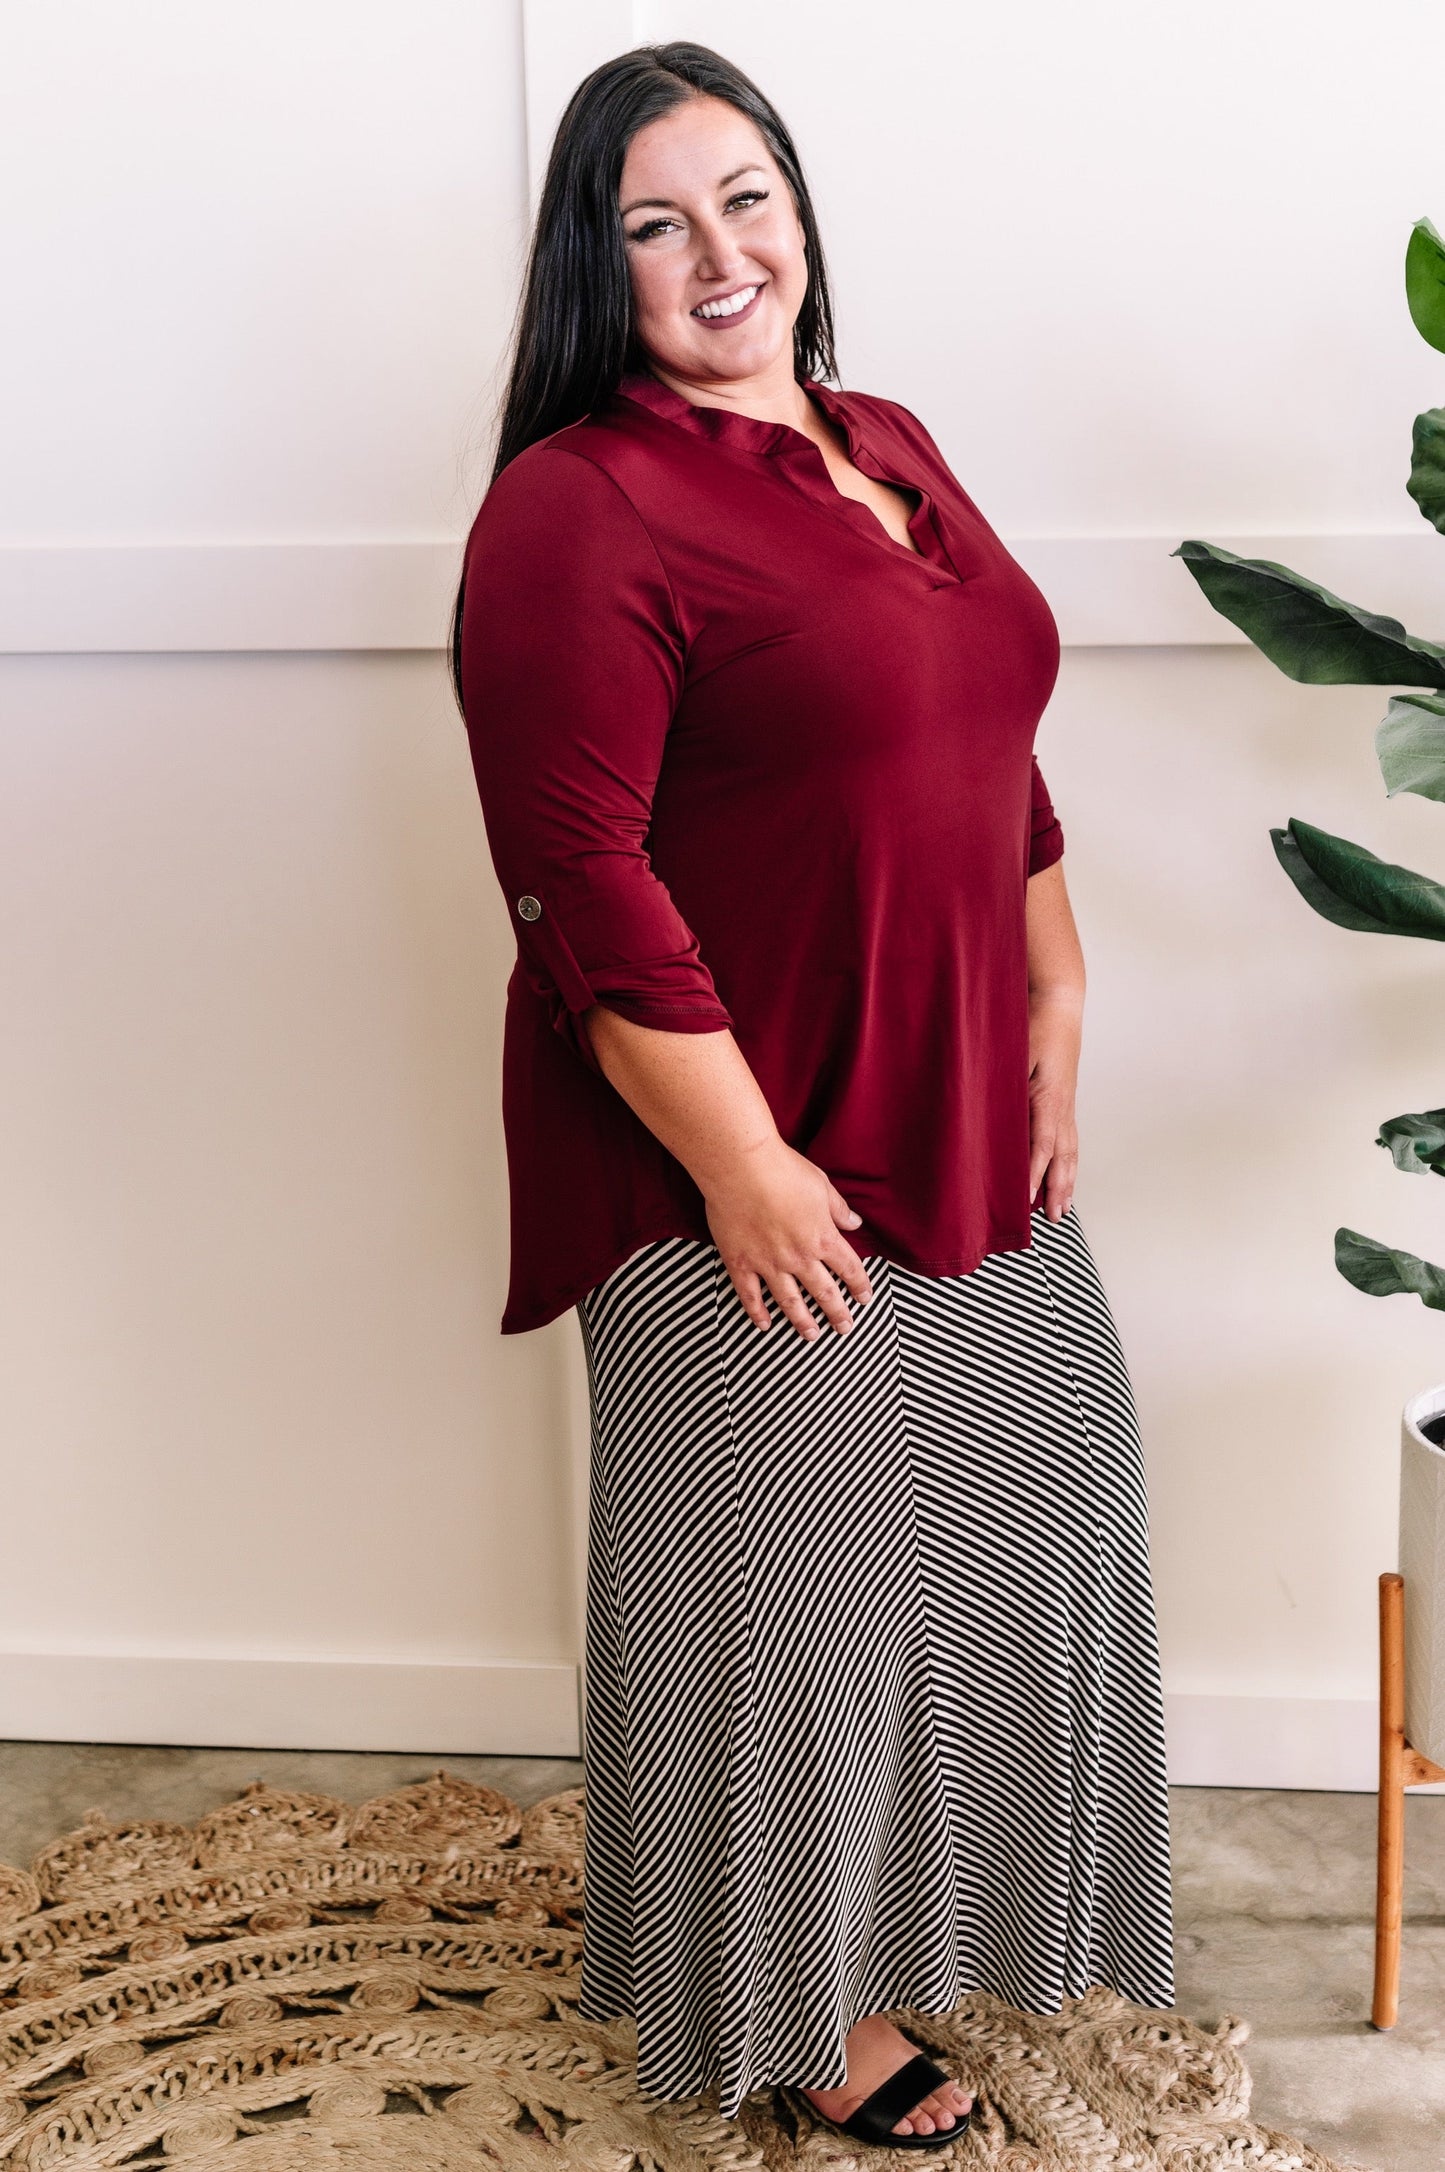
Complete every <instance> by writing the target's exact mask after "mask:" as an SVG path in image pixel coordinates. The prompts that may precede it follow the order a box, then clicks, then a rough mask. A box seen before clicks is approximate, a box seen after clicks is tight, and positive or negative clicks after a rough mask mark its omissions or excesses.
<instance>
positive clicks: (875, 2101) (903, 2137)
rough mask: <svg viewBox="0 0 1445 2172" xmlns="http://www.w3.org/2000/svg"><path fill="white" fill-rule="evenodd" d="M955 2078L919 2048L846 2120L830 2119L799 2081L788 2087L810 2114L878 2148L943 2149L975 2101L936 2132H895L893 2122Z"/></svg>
mask: <svg viewBox="0 0 1445 2172" xmlns="http://www.w3.org/2000/svg"><path fill="white" fill-rule="evenodd" d="M952 2080H953V2076H952V2075H951V2074H945V2073H944V2071H943V2068H942V2067H941V2066H936V2065H935V2064H934V2062H933V2060H932V2059H929V2058H927V2057H926V2056H925V2055H924V2053H923V2052H921V2051H920V2052H917V2053H915V2055H914V2056H913V2058H911V2059H909V2060H907V2061H905V2063H904V2064H903V2065H902V2066H901V2067H899V2069H898V2071H897V2073H896V2074H890V2075H889V2077H888V2079H887V2081H885V2082H880V2083H879V2085H878V2087H877V2088H876V2089H875V2090H874V2091H873V2094H872V2095H871V2096H868V2097H865V2098H864V2099H863V2102H862V2103H861V2104H860V2105H859V2107H858V2109H857V2111H856V2112H854V2113H853V2114H852V2115H851V2116H850V2117H849V2118H847V2119H845V2120H842V2121H839V2120H836V2119H829V2117H828V2115H827V2113H826V2112H820V2111H819V2109H818V2107H817V2105H816V2104H815V2103H814V2102H813V2100H812V2098H811V2097H805V2096H804V2095H803V2092H802V2090H801V2089H799V2088H798V2087H797V2085H796V2084H795V2083H793V2082H786V2083H785V2084H784V2087H785V2088H786V2089H787V2091H788V2093H789V2094H790V2095H791V2096H792V2097H794V2098H795V2099H796V2100H797V2101H798V2102H799V2103H800V2104H801V2106H802V2109H803V2110H804V2111H805V2112H807V2114H808V2116H809V2118H811V2119H818V2120H821V2121H822V2123H823V2125H824V2126H825V2127H831V2128H832V2129H833V2130H834V2132H835V2133H837V2134H846V2135H847V2136H848V2137H849V2138H850V2140H852V2141H854V2142H871V2143H872V2144H873V2146H874V2148H875V2149H942V2148H943V2146H944V2144H945V2143H946V2142H956V2141H957V2140H958V2138H959V2136H960V2135H961V2134H962V2133H963V2130H964V2128H965V2127H966V2126H967V2125H968V2122H969V2117H970V2114H971V2112H972V2110H973V2107H972V2105H970V2106H969V2109H968V2111H967V2112H955V2113H954V2115H953V2125H952V2126H951V2127H935V2128H934V2130H933V2132H932V2134H895V2133H894V2132H893V2122H894V2120H895V2119H906V2118H907V2116H908V2114H909V2113H910V2112H911V2111H912V2110H913V2109H914V2107H915V2106H916V2105H919V2104H921V2103H922V2102H923V2099H924V2098H925V2097H926V2096H931V2095H932V2093H933V2091H934V2090H935V2089H941V2088H942V2087H943V2085H944V2083H945V2082H950V2081H952ZM930 2116H931V2115H930Z"/></svg>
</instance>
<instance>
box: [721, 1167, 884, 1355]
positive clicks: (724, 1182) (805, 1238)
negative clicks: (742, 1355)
mask: <svg viewBox="0 0 1445 2172" xmlns="http://www.w3.org/2000/svg"><path fill="white" fill-rule="evenodd" d="M704 1200H705V1203H706V1207H707V1221H708V1228H709V1229H710V1230H711V1231H712V1238H713V1242H714V1244H715V1245H716V1246H717V1248H718V1251H719V1252H720V1253H721V1254H722V1259H723V1264H724V1266H725V1267H726V1268H727V1271H728V1274H729V1276H730V1277H731V1279H732V1285H733V1288H734V1289H735V1290H736V1291H737V1293H738V1297H739V1299H740V1301H741V1303H742V1308H743V1310H744V1312H745V1313H746V1314H747V1316H748V1318H749V1319H750V1320H751V1321H752V1322H753V1323H754V1325H755V1326H757V1327H761V1328H766V1327H768V1326H770V1325H771V1323H772V1316H771V1314H770V1313H769V1311H768V1306H767V1300H766V1298H765V1297H764V1295H763V1289H764V1285H766V1287H767V1288H768V1289H769V1290H771V1292H772V1294H773V1297H774V1298H775V1300H776V1301H777V1304H778V1307H779V1310H780V1311H781V1312H782V1313H783V1315H784V1316H785V1318H787V1319H789V1320H791V1322H792V1324H793V1326H794V1327H795V1328H796V1329H797V1331H798V1333H799V1334H800V1335H801V1336H802V1337H803V1339H804V1340H805V1341H807V1342H812V1341H814V1340H816V1338H817V1337H818V1335H820V1334H821V1333H822V1329H821V1328H820V1327H819V1325H818V1322H817V1320H816V1318H815V1317H814V1315H813V1313H812V1312H811V1311H810V1310H809V1308H808V1304H807V1300H806V1298H805V1296H804V1294H803V1293H804V1291H807V1292H809V1293H810V1294H811V1295H812V1297H813V1298H814V1299H815V1300H816V1302H817V1304H818V1307H819V1309H820V1310H821V1312H822V1313H823V1315H824V1317H825V1318H826V1319H827V1320H828V1321H829V1322H830V1324H831V1325H832V1327H833V1328H834V1329H835V1330H836V1332H837V1333H838V1334H840V1335H846V1334H847V1333H848V1331H849V1330H850V1328H851V1327H852V1325H853V1316H852V1314H851V1313H850V1312H849V1310H848V1307H847V1304H846V1303H845V1302H844V1298H843V1292H842V1291H841V1290H840V1289H839V1287H838V1284H839V1282H842V1283H843V1284H844V1286H845V1287H846V1288H847V1289H848V1290H850V1291H851V1292H852V1294H853V1296H854V1297H856V1298H857V1299H858V1301H859V1303H860V1304H866V1303H867V1302H868V1300H869V1299H870V1298H871V1296H872V1295H873V1289H872V1285H871V1284H870V1282H869V1280H868V1275H867V1271H866V1269H865V1268H864V1265H863V1262H862V1260H861V1259H860V1258H859V1257H858V1254H857V1253H856V1252H855V1251H854V1249H853V1247H852V1245H851V1244H849V1242H848V1240H847V1238H846V1237H845V1236H844V1235H843V1234H842V1232H843V1230H844V1229H846V1228H849V1227H852V1228H856V1227H857V1226H858V1223H859V1222H860V1221H861V1219H862V1217H861V1216H860V1215H858V1214H855V1213H854V1211H853V1209H852V1208H851V1207H850V1206H849V1204H848V1202H847V1200H846V1199H845V1198H844V1197H843V1195H842V1193H841V1192H840V1191H839V1190H838V1189H837V1187H836V1186H835V1185H834V1184H833V1183H832V1181H831V1179H830V1178H829V1176H828V1174H827V1172H826V1170H823V1169H820V1168H819V1167H818V1165H817V1163H816V1162H811V1161H809V1160H808V1158H807V1156H806V1155H804V1154H800V1153H798V1152H797V1150H796V1148H794V1147H791V1146H789V1145H788V1144H787V1142H786V1140H784V1139H781V1138H779V1137H777V1136H776V1135H774V1136H773V1137H772V1138H769V1139H767V1140H764V1141H760V1142H759V1143H758V1144H757V1145H756V1146H754V1147H753V1148H751V1149H750V1150H749V1152H748V1153H747V1154H745V1155H744V1156H742V1157H741V1158H740V1159H739V1160H738V1161H735V1162H734V1163H733V1164H732V1165H731V1166H730V1167H729V1169H728V1171H727V1174H726V1176H725V1177H723V1178H721V1179H719V1180H716V1181H715V1182H714V1184H713V1185H712V1186H711V1187H709V1188H706V1189H705V1190H704ZM835 1277H836V1279H835Z"/></svg>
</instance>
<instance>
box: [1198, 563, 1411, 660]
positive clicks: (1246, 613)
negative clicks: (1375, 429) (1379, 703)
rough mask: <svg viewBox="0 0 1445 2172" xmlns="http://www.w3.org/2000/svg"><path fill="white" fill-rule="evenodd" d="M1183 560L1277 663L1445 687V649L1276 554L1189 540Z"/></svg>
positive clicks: (1220, 606) (1218, 604) (1208, 593)
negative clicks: (1278, 560) (1239, 553)
mask: <svg viewBox="0 0 1445 2172" xmlns="http://www.w3.org/2000/svg"><path fill="white" fill-rule="evenodd" d="M1170 556H1171V557H1172V558H1182V559H1183V560H1184V563H1185V564H1186V565H1187V566H1188V568H1189V570H1190V572H1191V573H1192V574H1193V576H1194V578H1195V580H1196V581H1197V582H1198V583H1199V586H1200V587H1201V588H1202V589H1203V591H1204V593H1205V595H1206V596H1207V597H1208V599H1209V601H1210V602H1211V603H1212V604H1213V606H1214V608H1215V610H1216V611H1218V612H1219V613H1220V615H1221V616H1222V617H1224V618H1227V619H1228V620H1230V622H1231V624H1233V625H1235V626H1238V627H1239V629H1240V631H1241V632H1242V633H1246V634H1248V636H1249V638H1250V640H1251V641H1252V642H1253V643H1254V644H1255V646H1256V648H1259V649H1262V650H1263V651H1264V653H1265V655H1266V656H1267V657H1268V658H1269V660H1270V662H1271V663H1272V664H1277V665H1278V666H1279V668H1280V670H1281V671H1283V672H1284V673H1285V674H1286V676H1287V677H1289V678H1291V679H1298V680H1300V681H1301V682H1302V683H1303V684H1305V685H1307V686H1438V687H1445V648H1441V647H1439V646H1438V645H1437V644H1436V643H1435V642H1433V641H1421V640H1420V639H1418V638H1417V636H1416V635H1414V634H1408V633H1406V631H1405V629H1404V627H1403V626H1402V625H1401V624H1400V621H1399V620H1398V619H1397V618H1382V617H1380V616H1379V615H1378V614H1377V613H1375V612H1373V611H1362V610H1361V609H1360V607H1359V605H1358V604H1354V603H1346V602H1345V601H1344V600H1343V598H1342V597H1339V596H1332V595H1331V594H1330V591H1329V590H1328V589H1327V588H1320V587H1318V586H1317V585H1316V583H1315V582H1314V581H1307V580H1306V579H1305V578H1304V576H1303V574H1299V573H1291V571H1290V569H1289V567H1288V566H1280V565H1276V564H1275V563H1274V561H1273V560H1272V559H1269V558H1238V557H1236V556H1235V554H1234V552H1233V551H1227V550H1225V549H1223V548H1222V547H1221V546H1220V545H1218V544H1215V543H1200V542H1197V541H1194V540H1192V539H1191V540H1189V541H1187V542H1184V543H1181V544H1180V545H1179V548H1178V549H1177V550H1176V551H1171V552H1170Z"/></svg>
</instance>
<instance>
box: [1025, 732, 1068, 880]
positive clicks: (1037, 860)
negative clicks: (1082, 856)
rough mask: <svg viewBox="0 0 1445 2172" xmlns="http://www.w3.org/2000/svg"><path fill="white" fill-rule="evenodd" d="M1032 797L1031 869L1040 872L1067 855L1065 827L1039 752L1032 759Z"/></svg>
mask: <svg viewBox="0 0 1445 2172" xmlns="http://www.w3.org/2000/svg"><path fill="white" fill-rule="evenodd" d="M1029 797H1030V803H1029V873H1030V874H1031V875H1037V874H1038V872H1039V870H1040V869H1041V868H1045V867H1052V866H1053V864H1054V862H1055V860H1060V859H1062V858H1063V855H1064V832H1063V827H1062V825H1061V823H1060V821H1059V818H1058V816H1057V815H1056V814H1055V813H1054V809H1053V802H1052V801H1051V800H1050V798H1049V788H1048V786H1047V785H1046V784H1045V783H1044V774H1043V771H1042V770H1041V769H1040V768H1039V764H1038V758H1037V756H1035V757H1034V761H1033V772H1032V777H1031V780H1030V795H1029Z"/></svg>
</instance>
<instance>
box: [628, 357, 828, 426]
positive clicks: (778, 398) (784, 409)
mask: <svg viewBox="0 0 1445 2172" xmlns="http://www.w3.org/2000/svg"><path fill="white" fill-rule="evenodd" d="M646 365H647V368H648V369H649V370H650V372H651V373H652V375H653V376H654V377H655V378H656V379H657V381H658V383H659V384H663V385H666V386H667V387H668V389H669V390H670V391H672V392H678V393H681V395H682V397H683V398H684V399H685V400H691V401H692V403H693V405H694V406H695V407H722V408H726V409H727V411H728V413H729V414H733V415H749V416H751V417H752V419H753V421H754V422H785V423H787V424H789V425H790V426H791V427H792V428H793V429H795V430H798V429H804V428H806V426H807V423H808V421H809V419H810V413H811V402H810V401H809V399H808V395H807V393H806V392H805V391H804V390H803V388H802V386H801V385H800V384H799V383H798V380H797V378H796V377H795V376H794V375H793V357H792V351H791V347H789V348H788V349H787V350H786V351H785V352H784V353H782V354H780V355H778V356H777V358H776V359H775V360H774V361H773V362H771V363H769V365H768V367H767V368H766V369H765V370H759V371H758V372H757V373H756V375H754V376H751V377H683V376H680V375H679V374H678V372H677V371H676V370H671V369H668V368H667V367H666V365H665V364H663V363H661V362H658V361H656V360H655V359H654V357H653V356H652V355H648V356H647V357H646Z"/></svg>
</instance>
